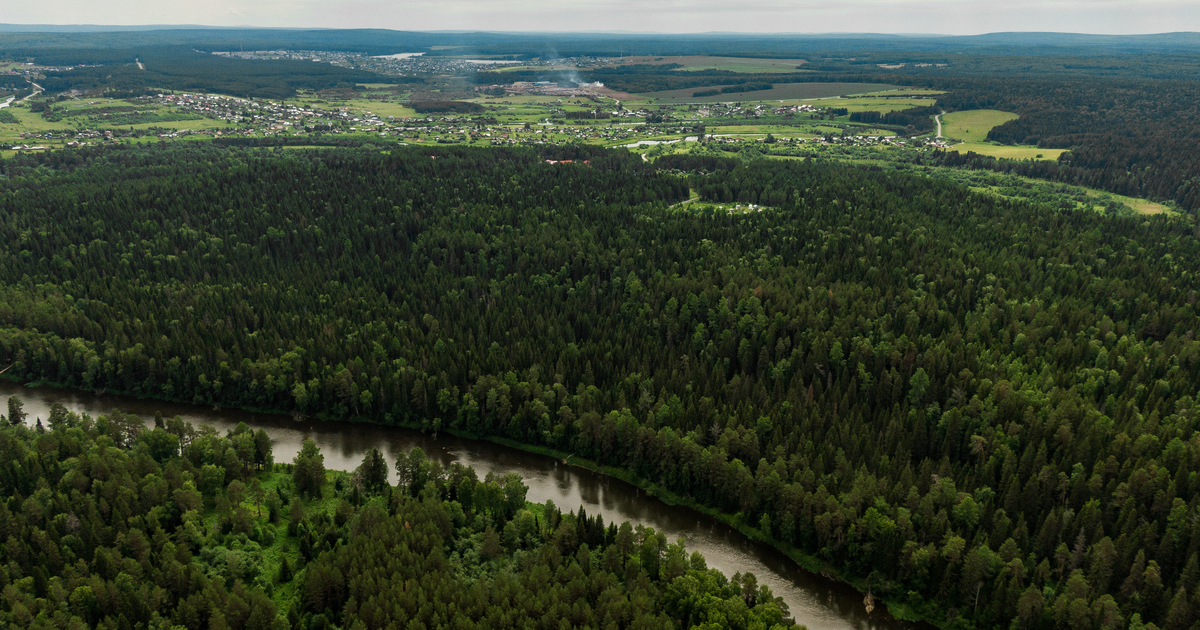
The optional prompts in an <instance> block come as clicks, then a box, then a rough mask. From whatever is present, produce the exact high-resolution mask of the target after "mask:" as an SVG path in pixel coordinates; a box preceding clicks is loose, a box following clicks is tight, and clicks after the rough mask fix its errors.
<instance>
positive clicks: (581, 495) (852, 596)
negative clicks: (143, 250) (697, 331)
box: [0, 381, 923, 630]
mask: <svg viewBox="0 0 1200 630" xmlns="http://www.w3.org/2000/svg"><path fill="white" fill-rule="evenodd" d="M14 394H15V395H18V396H19V397H20V398H21V399H22V400H23V401H24V403H25V412H26V413H27V414H28V417H27V419H26V422H27V423H28V424H31V425H32V424H34V423H36V422H37V419H38V418H41V419H42V420H43V422H45V418H47V417H49V415H50V405H51V404H52V403H55V402H59V403H62V404H63V405H64V406H66V407H67V409H70V410H71V411H75V412H79V413H88V414H91V415H92V416H97V415H100V414H103V413H107V412H109V411H111V410H113V409H115V408H119V409H121V410H122V411H125V412H126V413H136V414H138V415H140V416H142V417H143V419H145V420H146V421H147V422H150V421H152V420H153V417H154V413H155V411H161V412H162V414H163V415H164V416H166V417H172V416H176V415H178V416H181V417H182V418H184V419H185V420H187V421H189V422H191V423H193V424H196V425H199V424H209V425H212V426H213V427H215V428H217V429H218V430H220V431H222V432H225V431H227V430H229V429H232V428H233V427H235V426H237V424H238V423H239V422H245V423H246V424H247V425H249V426H250V427H251V428H254V429H259V428H262V429H266V431H267V433H268V434H270V436H271V441H272V444H273V452H274V456H275V461H277V462H290V461H291V460H292V459H293V458H294V457H295V455H296V454H297V453H298V452H299V451H300V446H301V443H302V442H303V441H304V439H305V438H312V439H313V440H314V441H316V443H317V445H318V446H320V447H321V452H322V454H324V456H325V466H326V468H330V469H335V470H347V471H348V470H353V469H355V468H357V467H358V465H359V463H361V462H362V458H363V455H364V454H365V453H366V451H368V450H369V449H371V448H372V447H378V448H379V450H380V451H381V452H383V454H384V456H385V457H387V459H388V463H389V466H390V464H392V463H393V462H395V459H396V454H398V453H400V452H406V451H408V450H410V449H412V448H413V447H414V446H419V447H421V448H422V449H423V450H424V451H425V453H426V454H427V455H428V456H429V457H430V458H432V459H436V460H438V461H441V462H442V463H443V464H448V463H450V462H459V463H461V464H464V465H468V466H472V467H473V468H475V471H476V473H478V474H479V476H480V478H482V477H483V476H484V475H486V474H487V473H488V472H497V473H504V472H510V471H511V472H516V473H518V474H520V475H521V477H522V478H524V480H525V484H526V485H527V486H529V493H528V495H527V498H528V500H530V501H533V502H537V503H545V502H546V501H547V500H552V501H554V504H555V505H556V506H558V507H559V508H560V509H562V510H575V509H577V508H578V507H579V506H580V505H583V506H584V507H585V508H586V509H587V512H588V514H591V515H595V514H602V515H603V516H604V521H605V522H606V523H611V522H613V521H616V522H618V523H619V522H622V521H630V522H631V523H634V524H639V523H640V524H642V525H646V526H649V527H653V528H654V529H655V530H656V531H659V532H663V533H665V534H666V535H667V536H668V537H669V538H671V539H672V540H674V539H677V538H679V537H682V538H683V539H684V540H685V541H686V542H687V546H688V548H689V550H695V551H699V552H700V553H701V554H702V555H703V556H704V557H705V559H706V560H707V561H708V566H710V567H713V568H715V569H719V570H720V571H722V572H723V573H725V574H726V575H729V576H731V575H733V574H734V573H736V572H742V573H745V572H750V573H753V574H754V575H755V577H757V578H758V583H759V584H766V585H767V586H769V587H770V589H771V592H773V593H774V594H775V595H776V596H779V597H782V598H783V600H784V601H785V602H786V603H787V605H788V607H789V609H790V610H791V614H792V616H793V617H794V618H795V619H796V623H799V624H803V625H805V626H808V628H809V630H850V629H854V630H914V629H915V628H917V624H911V623H907V622H902V621H898V620H896V619H895V618H893V617H892V616H891V615H889V614H888V613H887V609H886V607H883V606H879V607H876V609H875V611H874V612H873V613H872V614H870V615H867V614H866V610H865V609H864V607H863V596H862V594H861V593H859V592H857V591H856V590H854V589H853V588H850V587H849V586H847V585H845V584H841V583H838V582H835V581H833V580H829V579H826V578H823V577H821V576H819V575H813V574H811V573H809V572H807V571H805V570H803V569H801V568H800V567H799V566H797V565H796V563H795V562H793V561H792V560H791V559H790V558H787V557H786V556H784V555H783V554H781V553H779V552H778V551H776V550H775V549H773V548H771V547H770V546H768V545H764V544H762V543H758V542H756V541H753V540H750V539H748V538H746V537H745V536H743V535H742V534H741V533H740V532H738V531H737V530H735V529H733V528H731V527H729V526H727V525H725V524H723V523H721V522H719V521H716V520H714V519H712V518H710V517H708V516H706V515H704V514H700V513H697V512H695V511H693V510H690V509H687V508H682V507H674V506H670V505H666V504H664V503H662V502H661V501H659V500H657V499H655V498H653V497H650V496H647V495H646V493H644V492H642V491H641V490H640V489H639V488H637V487H636V486H632V485H630V484H627V483H625V482H623V481H621V480H619V479H613V478H611V477H607V476H605V475H601V474H598V473H595V472H592V471H590V470H586V469H582V468H578V467H574V466H566V465H563V464H562V463H560V462H559V461H558V460H556V459H554V458H550V457H544V456H541V455H535V454H531V453H526V452H524V451H521V450H518V449H514V448H509V447H507V446H503V445H500V444H495V443H493V442H487V441H483V440H469V439H463V438H458V437H454V436H452V435H449V434H446V433H442V434H439V435H437V436H436V437H434V436H433V435H432V434H426V433H421V432H419V431H414V430H410V429H403V428H398V427H385V426H381V425H374V424H358V423H339V422H324V421H320V420H304V421H296V420H293V419H292V418H290V417H288V416H281V415H274V414H256V413H249V412H245V411H240V410H214V409H208V408H204V407H196V406H191V405H183V404H177V403H166V402H160V401H146V400H138V399H133V398H127V397H120V396H113V395H99V396H98V395H94V394H89V393H85V392H79V391H73V390H66V389H57V388H52V387H22V386H20V385H17V384H14V383H10V382H7V381H2V382H0V413H7V410H8V407H7V403H8V398H9V396H12V395H14ZM392 480H393V482H394V481H395V472H394V471H393V472H392ZM922 625H923V624H922Z"/></svg>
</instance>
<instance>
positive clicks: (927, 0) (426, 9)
mask: <svg viewBox="0 0 1200 630" xmlns="http://www.w3.org/2000/svg"><path fill="white" fill-rule="evenodd" d="M9 4H10V6H8V7H6V9H5V18H4V19H5V21H8V22H11V23H28V24H34V23H37V24H209V25H213V26H234V25H253V26H279V27H317V28H320V27H327V28H389V29H397V30H444V29H456V30H457V29H463V30H491V31H496V30H508V31H564V30H569V31H578V30H587V31H605V30H608V31H615V30H620V31H642V32H649V31H654V32H711V31H740V32H750V33H770V32H774V33H782V32H792V33H796V32H805V33H814V32H847V31H855V32H877V33H897V32H924V33H947V34H974V33H984V32H996V31H1065V32H1083V33H1115V34H1123V33H1151V32H1167V31H1180V30H1198V31H1200V11H1197V10H1195V2H1194V0H1046V1H1034V0H1008V1H1006V2H996V1H995V0H841V1H834V0H758V1H755V0H744V1H741V2H739V1H737V0H658V1H646V0H574V1H572V2H570V3H554V4H547V3H546V2H544V1H543V0H438V1H435V0H209V1H207V2H194V3H174V2H171V3H167V2H161V1H159V0H48V1H46V2H21V3H9Z"/></svg>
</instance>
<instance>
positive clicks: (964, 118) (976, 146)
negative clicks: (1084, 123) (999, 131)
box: [942, 109, 1066, 160]
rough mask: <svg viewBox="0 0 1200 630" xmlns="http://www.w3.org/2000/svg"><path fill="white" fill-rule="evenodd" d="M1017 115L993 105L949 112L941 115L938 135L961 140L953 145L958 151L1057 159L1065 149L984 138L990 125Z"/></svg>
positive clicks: (1011, 158) (1007, 156)
mask: <svg viewBox="0 0 1200 630" xmlns="http://www.w3.org/2000/svg"><path fill="white" fill-rule="evenodd" d="M1017 118H1018V116H1017V115H1016V114H1013V113H1010V112H1001V111H997V110H994V109H975V110H970V111H963V112H950V113H949V114H946V115H944V116H942V136H944V137H945V138H947V139H949V140H961V141H962V142H960V143H958V144H956V145H954V149H956V150H957V151H960V152H962V153H966V152H968V151H973V152H975V153H978V154H980V155H986V156H989V157H995V158H1005V159H1010V160H1057V159H1058V156H1060V155H1062V154H1063V153H1064V152H1065V151H1066V149H1042V148H1039V147H1033V146H1009V145H1003V144H995V143H992V142H988V141H987V135H988V132H989V131H991V130H992V128H993V127H997V126H999V125H1003V124H1004V123H1006V122H1008V121H1010V120H1016V119H1017Z"/></svg>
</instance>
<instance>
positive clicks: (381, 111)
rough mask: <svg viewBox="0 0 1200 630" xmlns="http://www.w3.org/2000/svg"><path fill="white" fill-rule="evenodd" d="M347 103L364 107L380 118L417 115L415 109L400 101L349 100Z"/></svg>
mask: <svg viewBox="0 0 1200 630" xmlns="http://www.w3.org/2000/svg"><path fill="white" fill-rule="evenodd" d="M347 105H349V106H351V107H358V108H361V109H365V110H367V111H369V112H371V113H372V114H375V115H376V116H379V117H380V118H387V117H388V116H395V117H396V118H413V117H416V116H417V110H415V109H413V108H411V107H408V106H407V105H403V104H401V103H392V102H388V101H349V102H348V103H347Z"/></svg>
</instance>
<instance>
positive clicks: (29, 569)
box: [0, 406, 791, 630]
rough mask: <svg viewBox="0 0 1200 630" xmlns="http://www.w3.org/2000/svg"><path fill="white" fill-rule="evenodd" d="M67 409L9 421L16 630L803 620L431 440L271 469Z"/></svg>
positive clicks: (199, 443) (238, 441)
mask: <svg viewBox="0 0 1200 630" xmlns="http://www.w3.org/2000/svg"><path fill="white" fill-rule="evenodd" d="M156 425H157V426H154V427H146V426H144V425H143V424H142V420H141V418H138V417H136V416H127V415H124V414H121V413H119V412H114V413H113V414H109V415H106V416H101V417H99V418H95V419H93V418H91V417H88V416H83V417H80V416H78V415H76V414H73V413H69V412H67V411H66V410H65V409H63V408H62V407H61V406H56V407H55V408H54V409H53V410H52V412H51V415H50V418H49V426H42V425H41V424H40V423H39V424H38V426H37V428H36V429H32V428H28V427H26V426H24V425H20V424H17V425H11V426H10V425H8V423H5V426H4V427H3V428H0V454H2V455H3V457H4V461H5V462H7V464H6V466H5V467H4V468H3V471H2V472H0V488H2V490H3V496H4V497H5V499H6V500H4V501H0V534H2V535H3V536H4V537H5V540H6V542H5V545H4V548H3V550H2V551H0V556H2V557H3V561H4V565H3V567H0V583H2V584H3V589H4V594H5V597H4V604H3V605H0V622H3V623H4V624H5V625H10V624H11V625H12V626H13V627H22V628H83V627H95V628H114V629H118V628H189V629H196V630H203V629H208V628H227V629H229V630H242V629H246V630H259V629H261V630H285V629H288V628H322V629H324V628H330V627H341V628H391V627H424V628H481V629H482V628H489V629H490V628H515V627H547V628H549V627H559V624H560V623H567V624H568V625H570V624H574V625H576V626H579V627H597V628H598V627H636V628H676V627H680V626H682V627H696V626H703V627H723V628H764V629H765V628H771V629H779V630H781V629H782V628H784V627H787V626H790V625H791V623H790V620H786V618H785V617H786V610H785V609H784V608H783V607H782V605H781V603H779V602H778V601H777V600H776V598H774V597H773V596H772V595H771V593H770V591H769V590H768V589H767V588H766V587H759V586H758V585H757V583H756V580H755V579H754V576H752V575H749V574H747V575H740V574H739V575H735V576H734V579H733V580H732V581H731V580H729V579H727V578H726V577H725V576H724V575H722V574H721V573H720V572H718V571H715V570H710V569H708V568H707V567H706V566H705V562H704V558H702V557H701V556H700V555H699V554H695V553H693V554H691V555H690V556H689V555H688V554H687V552H686V550H685V549H684V547H683V544H682V543H675V544H668V542H667V540H666V538H665V537H664V536H662V535H661V534H658V533H656V532H655V531H654V530H653V529H649V528H643V527H641V526H638V527H637V528H636V529H635V528H633V527H631V526H630V524H629V523H622V524H620V525H619V526H618V525H617V524H616V523H613V524H610V525H608V526H607V527H606V526H605V524H604V521H603V519H602V518H600V517H589V516H588V515H587V514H586V513H585V512H584V511H583V510H582V508H581V509H580V510H579V512H578V513H572V512H566V513H563V512H560V511H559V510H558V509H557V508H556V507H555V506H554V505H553V504H552V503H551V504H547V505H544V506H542V505H528V504H526V502H525V490H526V488H525V485H524V484H523V483H522V482H521V479H520V478H519V477H518V476H516V475H515V474H511V473H510V474H509V475H507V476H505V477H502V478H492V477H491V476H489V477H488V478H486V479H483V480H480V479H478V478H477V477H476V475H475V472H474V471H473V470H471V469H470V468H466V467H463V466H461V465H458V464H453V465H451V466H450V467H449V468H443V467H442V466H441V465H440V464H438V463H436V462H431V461H429V460H428V459H426V458H425V457H424V454H423V453H421V452H420V450H419V449H417V450H414V451H412V452H411V453H409V454H405V455H402V456H401V457H400V458H399V461H398V462H397V466H396V469H397V473H398V476H399V479H400V484H399V485H398V486H396V487H395V488H393V487H391V486H389V484H388V470H387V464H386V463H385V462H384V460H383V458H382V456H381V455H380V454H379V452H378V451H371V452H370V453H369V454H368V455H367V457H366V458H365V459H364V461H363V464H362V466H360V467H359V469H358V470H357V471H356V472H355V474H354V475H353V476H350V475H345V474H340V473H338V474H334V475H332V476H333V479H332V480H331V479H330V478H329V476H328V475H327V473H326V472H325V470H324V466H323V464H322V456H321V454H320V450H319V449H318V448H317V447H316V446H315V445H314V444H313V443H312V442H311V441H310V442H306V443H305V447H304V449H303V450H302V451H301V452H300V453H299V454H298V455H297V456H296V459H295V461H294V462H293V463H291V464H275V463H274V462H273V458H272V455H271V440H270V438H269V437H268V436H267V435H266V433H265V432H263V431H261V430H260V431H258V432H252V431H250V430H249V429H247V428H246V427H245V425H240V426H239V427H238V428H237V429H235V430H233V431H231V432H229V434H228V435H225V436H222V435H219V434H217V433H216V432H215V431H214V430H213V429H212V428H211V427H199V428H196V427H193V426H191V425H190V424H187V423H184V422H183V421H181V420H179V419H178V418H175V419H170V420H165V421H164V420H163V419H161V418H159V419H157V421H156Z"/></svg>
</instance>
